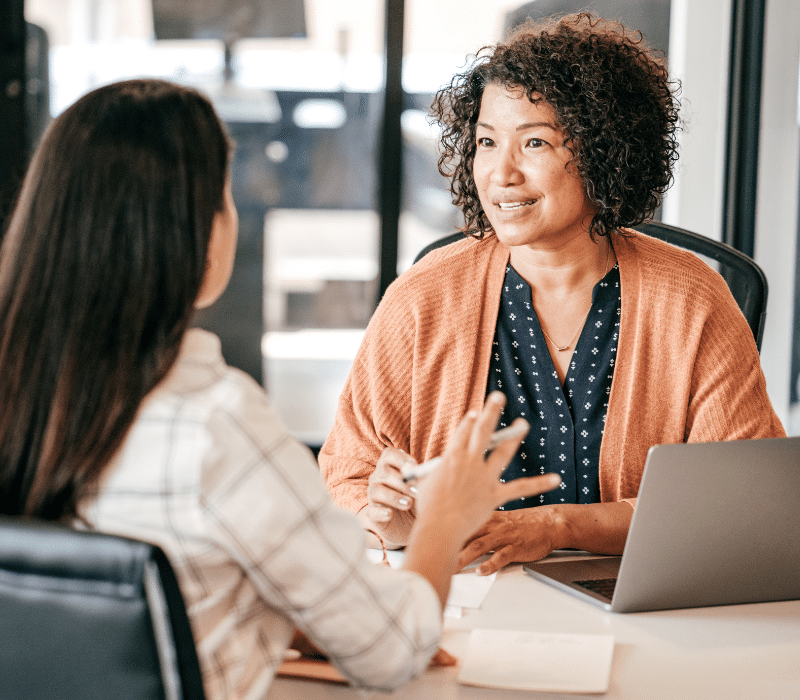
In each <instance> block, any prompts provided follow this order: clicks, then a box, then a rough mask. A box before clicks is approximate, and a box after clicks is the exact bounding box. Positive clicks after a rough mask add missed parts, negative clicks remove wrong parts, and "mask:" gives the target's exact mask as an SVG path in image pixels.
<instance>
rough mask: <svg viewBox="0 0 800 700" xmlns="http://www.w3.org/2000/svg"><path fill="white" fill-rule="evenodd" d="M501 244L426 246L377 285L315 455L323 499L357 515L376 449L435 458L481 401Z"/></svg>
mask: <svg viewBox="0 0 800 700" xmlns="http://www.w3.org/2000/svg"><path fill="white" fill-rule="evenodd" d="M507 261H508V249H507V248H505V247H504V246H501V245H499V244H498V243H497V240H496V238H495V237H494V236H492V237H489V238H487V239H484V240H482V241H476V240H475V239H465V240H464V241H460V242H459V243H457V244H453V245H449V246H447V247H445V248H441V249H438V250H434V251H433V252H431V253H429V254H428V255H426V256H425V258H423V259H422V260H421V261H420V262H418V263H416V264H415V265H414V266H413V267H412V268H411V269H410V270H408V271H407V272H406V273H404V274H403V275H401V276H400V277H399V278H398V279H397V280H395V281H394V282H393V283H392V284H391V285H390V286H389V288H388V289H387V291H386V294H385V295H384V298H383V299H382V300H381V303H380V304H379V306H378V309H377V310H376V312H375V314H374V315H373V317H372V319H371V321H370V323H369V325H368V327H367V330H366V333H365V336H364V340H363V342H362V344H361V347H360V348H359V351H358V353H357V355H356V358H355V361H354V362H353V366H352V368H351V370H350V373H349V375H348V378H347V380H346V382H345V387H344V390H343V392H342V395H341V397H340V399H339V404H338V407H337V412H336V418H335V421H334V425H333V428H332V429H331V432H330V434H329V435H328V438H327V440H326V441H325V444H324V445H323V447H322V449H321V451H320V454H319V464H320V470H321V473H322V476H323V479H324V480H325V482H326V484H327V486H328V489H329V490H330V492H331V494H332V496H333V500H334V501H335V502H336V503H337V504H338V505H340V506H341V507H343V508H347V509H349V510H352V511H356V512H357V511H358V510H360V509H361V508H363V507H364V506H365V505H366V503H367V482H368V480H369V476H370V474H372V472H373V471H374V469H375V465H376V464H377V462H378V458H379V457H380V455H381V452H382V451H383V450H384V448H386V447H389V446H391V447H396V448H399V449H402V450H404V451H405V452H408V453H409V454H410V455H411V456H412V457H413V458H414V459H415V460H417V461H418V462H419V461H423V460H425V459H430V458H431V457H435V456H437V455H440V454H441V453H442V452H443V451H444V449H445V446H446V445H447V441H448V439H449V438H450V436H451V435H452V434H453V432H454V430H455V428H456V426H457V424H458V422H459V420H460V419H461V417H462V416H463V415H464V413H465V412H466V411H468V410H470V409H478V408H480V407H481V406H482V405H483V401H484V398H485V394H486V377H487V375H488V371H489V369H488V368H489V354H490V351H491V345H492V337H493V335H494V328H495V323H496V319H497V313H498V309H499V304H500V287H501V285H502V282H503V278H504V275H505V266H506V263H507Z"/></svg>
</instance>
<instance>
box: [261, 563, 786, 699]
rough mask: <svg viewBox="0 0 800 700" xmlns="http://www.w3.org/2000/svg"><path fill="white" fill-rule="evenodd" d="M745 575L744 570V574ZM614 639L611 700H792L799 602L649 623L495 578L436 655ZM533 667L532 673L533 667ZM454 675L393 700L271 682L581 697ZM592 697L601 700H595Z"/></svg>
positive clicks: (308, 692)
mask: <svg viewBox="0 0 800 700" xmlns="http://www.w3.org/2000/svg"><path fill="white" fill-rule="evenodd" d="M745 565H746V564H745ZM473 628H484V629H519V630H529V631H536V632H552V633H576V634H612V635H614V640H615V649H614V661H613V665H612V669H611V682H610V685H609V690H608V693H606V694H605V695H603V696H599V697H603V698H608V699H609V700H762V699H763V700H798V698H800V601H789V602H779V603H761V604H758V605H731V606H721V607H713V608H695V609H691V610H667V611H662V612H651V613H629V614H618V613H608V612H605V611H603V610H601V609H600V608H595V607H594V606H592V605H590V604H588V603H584V602H582V601H580V600H578V599H576V598H573V597H572V596H569V595H567V594H566V593H562V592H561V591H558V590H556V589H554V588H551V587H550V586H548V585H546V584H544V583H541V582H539V581H536V580H535V579H533V578H532V577H530V576H529V575H527V574H525V573H524V572H523V571H522V567H521V566H519V565H513V566H509V567H507V568H506V569H505V570H503V571H501V572H500V573H499V574H498V576H497V579H496V580H495V583H494V585H493V586H492V589H491V591H490V592H489V594H488V596H487V597H486V600H485V601H484V603H483V606H482V607H481V609H480V610H466V611H465V613H464V616H463V617H462V618H460V619H447V620H445V634H444V638H443V640H442V646H443V647H444V648H445V649H447V650H448V651H449V652H451V653H452V654H454V655H455V656H456V657H460V656H462V655H463V651H464V649H465V648H466V644H467V639H468V636H469V632H470V630H472V629H473ZM535 661H536V660H535V659H531V663H535ZM456 674H457V669H456V668H446V669H445V668H438V669H434V670H429V671H427V672H426V673H424V674H423V675H422V676H421V677H420V678H418V679H417V680H415V681H414V682H412V683H410V684H409V685H407V686H406V687H405V688H402V689H401V690H398V691H397V692H395V693H393V694H391V695H386V694H383V693H373V694H370V693H368V692H364V691H357V690H355V689H353V688H349V687H344V686H336V685H329V684H325V683H317V682H311V681H299V680H288V679H276V680H275V682H274V684H273V687H272V690H271V693H270V696H269V697H270V698H271V699H272V700H329V699H330V700H337V699H342V700H345V699H350V698H352V699H354V700H356V699H357V700H366V699H367V698H376V699H378V698H383V697H387V698H402V700H455V699H459V700H464V699H467V698H469V699H470V700H479V699H480V700H490V699H491V700H506V699H507V700H515V699H520V700H521V699H522V698H537V699H538V698H541V699H542V700H546V699H553V700H556V699H557V700H568V699H569V698H584V699H585V698H587V697H592V696H587V695H571V694H561V693H523V692H517V691H504V690H497V689H492V688H474V687H468V686H462V685H460V684H458V683H457V682H456ZM594 697H597V696H594Z"/></svg>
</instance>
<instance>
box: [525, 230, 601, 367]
mask: <svg viewBox="0 0 800 700" xmlns="http://www.w3.org/2000/svg"><path fill="white" fill-rule="evenodd" d="M610 252H611V239H609V241H608V248H606V262H605V264H604V265H603V277H605V276H606V275H607V274H608V258H609V253H610ZM603 277H601V278H600V279H603ZM591 311H592V305H591V304H589V311H587V312H586V316H584V317H583V321H581V325H580V326H578V330H576V331H575V333H574V334H573V336H572V337H571V338H570V339H569V342H568V343H567V344H566V345H559V344H558V343H556V342H555V341H554V340H553V339H552V338H551V337H550V336H549V335H547V331H546V330H545V329H544V326H543V325H542V324H541V323H540V324H539V327H540V328H541V329H542V333H544V337H545V338H547V339H548V340H549V341H550V344H551V345H552V346H553V347H554V348H555V349H556V350H558V351H559V352H564V350H569V348H570V346H571V345H572V341H573V340H575V338H577V337H578V333H580V332H581V329H582V328H583V326H584V324H585V323H586V319H587V318H589V314H590V313H591Z"/></svg>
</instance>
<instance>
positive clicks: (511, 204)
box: [496, 199, 536, 211]
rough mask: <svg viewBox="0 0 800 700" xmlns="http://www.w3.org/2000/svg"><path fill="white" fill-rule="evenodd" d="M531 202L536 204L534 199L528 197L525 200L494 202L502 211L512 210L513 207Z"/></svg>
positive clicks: (523, 205) (525, 205) (516, 207)
mask: <svg viewBox="0 0 800 700" xmlns="http://www.w3.org/2000/svg"><path fill="white" fill-rule="evenodd" d="M531 204H536V200H535V199H529V200H528V201H527V202H496V206H497V207H499V208H500V209H501V210H502V211H513V210H514V209H521V208H522V207H529V206H531Z"/></svg>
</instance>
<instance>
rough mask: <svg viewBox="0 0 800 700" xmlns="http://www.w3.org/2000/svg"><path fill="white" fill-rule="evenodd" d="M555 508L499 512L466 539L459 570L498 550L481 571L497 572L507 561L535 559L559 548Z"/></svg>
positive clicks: (487, 573)
mask: <svg viewBox="0 0 800 700" xmlns="http://www.w3.org/2000/svg"><path fill="white" fill-rule="evenodd" d="M552 515H553V513H552V509H551V508H550V507H549V506H538V507H536V508H523V509H520V510H508V511H497V512H495V513H493V514H492V516H491V517H490V518H489V520H487V521H486V523H484V525H483V526H482V527H481V528H479V529H478V530H477V531H476V532H475V533H474V534H473V535H472V536H471V537H470V538H469V539H468V540H467V542H466V544H465V545H464V548H463V549H462V550H461V554H460V555H459V558H458V567H459V569H461V568H463V567H465V566H466V565H467V564H469V563H470V562H472V561H474V560H475V559H477V558H478V557H480V556H482V555H484V554H488V553H489V552H491V551H492V550H494V554H492V556H491V557H490V558H489V559H488V560H487V561H485V562H483V564H481V565H480V566H479V567H478V569H477V572H478V573H479V574H480V575H481V576H488V575H489V574H493V573H494V572H495V571H497V570H498V569H501V568H503V567H504V566H505V565H506V564H510V563H511V562H517V561H535V560H537V559H542V558H544V557H546V556H547V555H548V554H550V552H552V551H553V549H555V547H554V546H553V543H552V540H551V536H552V533H553V522H552Z"/></svg>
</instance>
